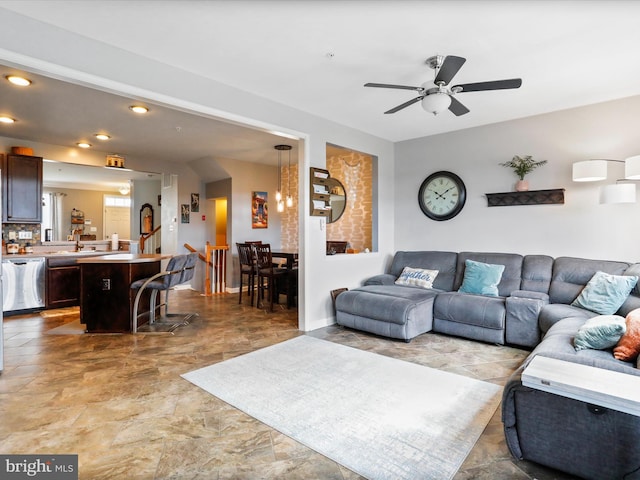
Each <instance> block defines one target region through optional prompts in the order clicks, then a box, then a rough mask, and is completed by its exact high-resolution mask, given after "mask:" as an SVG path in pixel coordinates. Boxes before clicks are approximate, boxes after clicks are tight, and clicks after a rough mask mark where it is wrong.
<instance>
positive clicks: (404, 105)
mask: <svg viewBox="0 0 640 480" xmlns="http://www.w3.org/2000/svg"><path fill="white" fill-rule="evenodd" d="M423 98H424V97H423V96H420V97H416V98H412V99H411V100H409V101H408V102H404V103H403V104H402V105H398V106H397V107H394V108H392V109H391V110H387V111H386V112H384V113H385V114H386V113H396V112H397V111H399V110H402V109H403V108H407V107H408V106H409V105H413V104H414V103H416V102H419V101H420V100H422V99H423Z"/></svg>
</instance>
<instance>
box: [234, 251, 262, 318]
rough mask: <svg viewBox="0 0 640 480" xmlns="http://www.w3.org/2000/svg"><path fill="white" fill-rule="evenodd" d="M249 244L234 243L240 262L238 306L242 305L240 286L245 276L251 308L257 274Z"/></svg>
mask: <svg viewBox="0 0 640 480" xmlns="http://www.w3.org/2000/svg"><path fill="white" fill-rule="evenodd" d="M252 245H253V244H251V243H236V248H237V249H238V259H239V260H240V294H239V295H238V304H241V303H242V285H243V279H244V276H245V275H246V276H247V293H248V294H249V295H250V297H249V298H250V299H251V306H253V297H254V294H255V277H256V274H257V271H256V263H255V259H254V253H253V248H252Z"/></svg>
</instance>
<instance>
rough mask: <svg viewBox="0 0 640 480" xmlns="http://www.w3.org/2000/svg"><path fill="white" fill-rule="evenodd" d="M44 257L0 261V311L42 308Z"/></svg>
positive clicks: (5, 258)
mask: <svg viewBox="0 0 640 480" xmlns="http://www.w3.org/2000/svg"><path fill="white" fill-rule="evenodd" d="M44 275H45V268H44V257H29V258H7V257H4V258H3V259H2V311H3V312H5V313H8V312H15V311H20V310H35V309H39V308H43V307H44V283H45V280H44Z"/></svg>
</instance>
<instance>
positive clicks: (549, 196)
mask: <svg viewBox="0 0 640 480" xmlns="http://www.w3.org/2000/svg"><path fill="white" fill-rule="evenodd" d="M485 195H486V196H487V204H488V206H489V207H510V206H515V205H551V204H564V188H555V189H552V190H530V191H527V192H506V193H487V194H485Z"/></svg>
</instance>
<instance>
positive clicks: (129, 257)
mask: <svg viewBox="0 0 640 480" xmlns="http://www.w3.org/2000/svg"><path fill="white" fill-rule="evenodd" d="M114 253H117V252H114ZM170 257H171V255H161V254H153V253H120V254H118V255H98V256H92V257H88V258H83V259H81V260H78V263H81V264H86V263H148V262H158V261H160V260H162V259H165V258H170Z"/></svg>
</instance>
